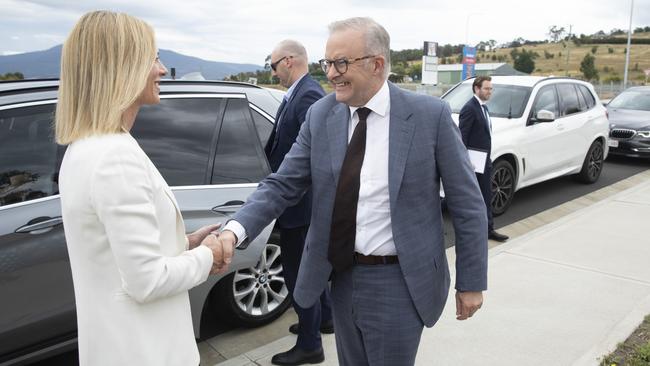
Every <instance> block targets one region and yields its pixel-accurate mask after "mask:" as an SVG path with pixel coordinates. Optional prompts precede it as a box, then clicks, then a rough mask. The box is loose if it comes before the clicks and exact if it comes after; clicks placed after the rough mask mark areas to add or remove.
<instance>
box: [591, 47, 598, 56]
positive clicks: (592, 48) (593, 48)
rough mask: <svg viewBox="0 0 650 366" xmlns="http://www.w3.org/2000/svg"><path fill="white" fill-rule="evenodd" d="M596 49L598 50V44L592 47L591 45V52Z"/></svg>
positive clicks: (594, 52)
mask: <svg viewBox="0 0 650 366" xmlns="http://www.w3.org/2000/svg"><path fill="white" fill-rule="evenodd" d="M597 51H598V46H593V47H591V53H592V54H594V55H595V54H596V52H597Z"/></svg>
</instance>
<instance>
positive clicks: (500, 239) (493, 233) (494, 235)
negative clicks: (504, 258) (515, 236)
mask: <svg viewBox="0 0 650 366" xmlns="http://www.w3.org/2000/svg"><path fill="white" fill-rule="evenodd" d="M488 239H491V240H496V241H498V242H501V243H503V242H504V241H506V240H508V239H509V237H508V235H503V234H499V233H497V232H496V231H494V230H492V231H490V232H489V233H488Z"/></svg>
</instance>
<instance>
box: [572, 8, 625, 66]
mask: <svg viewBox="0 0 650 366" xmlns="http://www.w3.org/2000/svg"><path fill="white" fill-rule="evenodd" d="M632 1H634V0H632ZM572 29H573V24H569V38H568V39H569V41H568V42H567V46H566V67H565V69H566V71H565V72H564V74H565V75H566V76H569V55H570V54H571V47H570V46H571V30H572Z"/></svg>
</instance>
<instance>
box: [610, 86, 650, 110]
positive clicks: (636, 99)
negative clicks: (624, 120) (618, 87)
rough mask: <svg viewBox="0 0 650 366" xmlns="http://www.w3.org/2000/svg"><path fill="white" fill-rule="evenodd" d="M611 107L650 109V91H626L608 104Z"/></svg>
mask: <svg viewBox="0 0 650 366" xmlns="http://www.w3.org/2000/svg"><path fill="white" fill-rule="evenodd" d="M607 106H608V107H611V108H620V109H636V110H639V111H650V91H632V90H630V91H624V92H622V93H621V94H619V95H618V96H617V97H616V98H614V99H612V101H611V102H609V104H608V105H607Z"/></svg>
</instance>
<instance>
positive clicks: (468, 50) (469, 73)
mask: <svg viewBox="0 0 650 366" xmlns="http://www.w3.org/2000/svg"><path fill="white" fill-rule="evenodd" d="M474 64H476V48H475V47H468V46H465V47H463V73H462V75H461V79H462V80H466V79H469V78H471V77H473V76H475V75H476V73H475V71H474Z"/></svg>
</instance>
